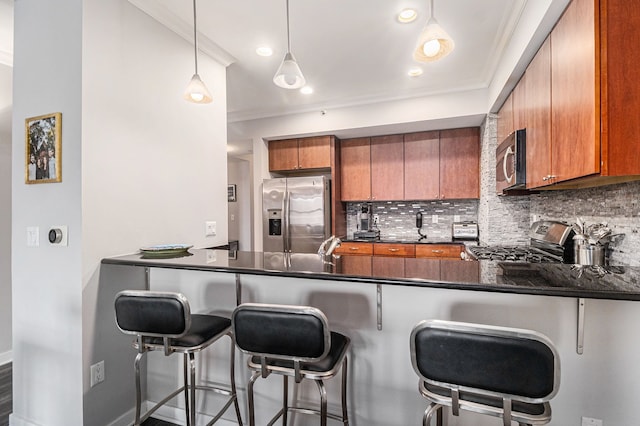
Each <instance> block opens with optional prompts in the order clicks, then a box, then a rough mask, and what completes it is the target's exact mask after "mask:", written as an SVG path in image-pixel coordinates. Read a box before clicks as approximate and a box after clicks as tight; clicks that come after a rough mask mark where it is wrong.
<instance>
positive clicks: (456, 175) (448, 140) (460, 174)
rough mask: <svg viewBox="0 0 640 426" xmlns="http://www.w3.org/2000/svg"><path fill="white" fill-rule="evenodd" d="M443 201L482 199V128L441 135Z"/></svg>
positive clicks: (454, 130) (441, 187) (452, 130)
mask: <svg viewBox="0 0 640 426" xmlns="http://www.w3.org/2000/svg"><path fill="white" fill-rule="evenodd" d="M439 198H440V199H450V200H451V199H461V198H480V129H479V128H478V127H470V128H464V129H451V130H441V131H440V197H439Z"/></svg>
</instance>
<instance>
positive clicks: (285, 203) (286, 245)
mask: <svg viewBox="0 0 640 426" xmlns="http://www.w3.org/2000/svg"><path fill="white" fill-rule="evenodd" d="M282 222H283V226H282V239H283V249H284V252H285V253H288V252H290V251H291V241H290V239H289V191H287V190H286V189H285V191H284V196H283V197H282Z"/></svg>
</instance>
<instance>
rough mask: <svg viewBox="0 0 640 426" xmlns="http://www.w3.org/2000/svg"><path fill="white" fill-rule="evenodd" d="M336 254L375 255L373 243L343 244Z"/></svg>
mask: <svg viewBox="0 0 640 426" xmlns="http://www.w3.org/2000/svg"><path fill="white" fill-rule="evenodd" d="M335 253H336V254H361V255H366V256H371V255H372V254H373V243H342V244H340V247H338V248H337V249H336V250H335Z"/></svg>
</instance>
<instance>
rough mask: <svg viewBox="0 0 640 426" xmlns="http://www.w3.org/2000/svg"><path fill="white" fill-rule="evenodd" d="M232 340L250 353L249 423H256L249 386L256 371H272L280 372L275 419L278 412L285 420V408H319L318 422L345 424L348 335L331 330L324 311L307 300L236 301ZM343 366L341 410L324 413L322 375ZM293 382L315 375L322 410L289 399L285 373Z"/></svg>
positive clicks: (306, 410)
mask: <svg viewBox="0 0 640 426" xmlns="http://www.w3.org/2000/svg"><path fill="white" fill-rule="evenodd" d="M231 321H232V328H233V333H234V336H235V338H236V344H237V345H238V347H239V348H240V349H241V350H242V351H243V352H245V353H247V354H249V355H251V357H250V358H249V360H248V362H247V365H248V367H249V370H251V371H252V372H253V374H252V375H251V378H250V379H249V384H248V387H247V393H248V398H247V399H248V402H249V425H250V426H255V424H256V422H255V404H254V398H253V386H254V384H255V382H256V380H257V379H258V378H259V377H262V378H266V377H268V376H269V375H270V374H271V373H274V374H280V375H282V376H283V380H284V383H283V391H284V392H283V403H282V408H281V409H280V410H279V411H278V412H277V413H276V414H275V415H274V416H273V417H272V418H271V420H270V421H269V423H268V424H267V425H268V426H271V425H273V424H274V423H275V422H276V420H278V418H279V417H280V416H282V424H283V425H286V423H287V413H288V412H290V411H292V412H302V413H306V414H319V415H320V424H321V425H322V426H325V425H326V424H327V418H330V419H334V420H339V421H341V422H342V423H343V424H344V425H348V424H349V419H348V413H347V351H348V349H349V346H350V344H351V341H350V339H349V338H348V337H346V336H344V335H342V334H340V333H337V332H334V331H330V330H329V324H328V321H327V318H326V317H325V315H324V314H323V313H322V311H320V310H319V309H316V308H312V307H308V306H288V305H265V304H255V303H245V304H242V305H240V306H238V307H237V308H236V309H235V310H234V311H233V314H232V317H231ZM340 368H342V392H341V393H342V415H337V414H333V413H327V393H326V390H325V386H324V381H325V380H327V379H330V378H332V377H334V376H335V375H336V374H337V373H338V371H339V370H340ZM289 376H291V377H293V378H294V380H295V381H296V383H300V382H301V381H302V380H303V379H310V380H313V381H315V383H316V385H317V387H318V391H319V392H320V410H317V409H313V408H309V407H303V406H301V405H299V404H298V403H295V402H294V403H293V404H292V406H289V405H288V399H289V398H288V377H289Z"/></svg>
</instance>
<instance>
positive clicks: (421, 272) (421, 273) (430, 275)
mask: <svg viewBox="0 0 640 426" xmlns="http://www.w3.org/2000/svg"><path fill="white" fill-rule="evenodd" d="M476 263H477V262H476ZM404 276H405V277H406V278H420V279H423V280H430V281H440V260H438V259H419V258H407V259H405V260H404Z"/></svg>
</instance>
